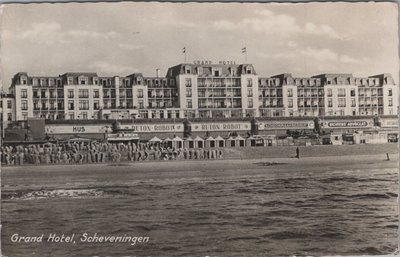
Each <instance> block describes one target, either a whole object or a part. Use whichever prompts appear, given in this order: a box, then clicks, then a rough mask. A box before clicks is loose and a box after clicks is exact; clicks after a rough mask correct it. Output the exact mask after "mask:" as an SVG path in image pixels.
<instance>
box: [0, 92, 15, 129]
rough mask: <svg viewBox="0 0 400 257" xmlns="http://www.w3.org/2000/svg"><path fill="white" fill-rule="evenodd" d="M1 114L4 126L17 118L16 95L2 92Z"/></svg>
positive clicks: (0, 101)
mask: <svg viewBox="0 0 400 257" xmlns="http://www.w3.org/2000/svg"><path fill="white" fill-rule="evenodd" d="M0 108H1V109H0V116H1V122H2V125H3V126H4V127H7V126H8V125H9V124H11V122H12V121H13V120H15V110H16V108H15V101H14V95H11V94H5V93H1V100H0Z"/></svg>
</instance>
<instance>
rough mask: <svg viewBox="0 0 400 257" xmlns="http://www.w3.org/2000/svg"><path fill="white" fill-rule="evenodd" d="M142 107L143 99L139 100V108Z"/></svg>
mask: <svg viewBox="0 0 400 257" xmlns="http://www.w3.org/2000/svg"><path fill="white" fill-rule="evenodd" d="M143 108H144V104H143V101H139V109H143Z"/></svg>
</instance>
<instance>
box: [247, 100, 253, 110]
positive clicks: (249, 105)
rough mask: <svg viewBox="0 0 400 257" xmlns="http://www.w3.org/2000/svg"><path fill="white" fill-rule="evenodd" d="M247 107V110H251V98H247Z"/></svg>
mask: <svg viewBox="0 0 400 257" xmlns="http://www.w3.org/2000/svg"><path fill="white" fill-rule="evenodd" d="M247 106H248V108H253V99H252V98H249V99H248V100H247Z"/></svg>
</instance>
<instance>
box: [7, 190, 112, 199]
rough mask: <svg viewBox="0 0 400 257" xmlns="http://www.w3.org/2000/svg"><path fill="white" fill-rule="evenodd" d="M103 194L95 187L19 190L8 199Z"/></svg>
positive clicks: (94, 196) (76, 196) (77, 196)
mask: <svg viewBox="0 0 400 257" xmlns="http://www.w3.org/2000/svg"><path fill="white" fill-rule="evenodd" d="M103 195H104V193H103V191H101V190H97V189H50V190H45V189H42V190H37V191H29V192H19V193H17V194H14V195H9V196H8V198H9V199H10V200H16V199H18V200H38V199H47V198H97V197H102V196H103Z"/></svg>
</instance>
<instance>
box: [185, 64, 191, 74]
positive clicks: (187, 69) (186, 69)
mask: <svg viewBox="0 0 400 257" xmlns="http://www.w3.org/2000/svg"><path fill="white" fill-rule="evenodd" d="M185 74H190V66H185Z"/></svg>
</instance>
